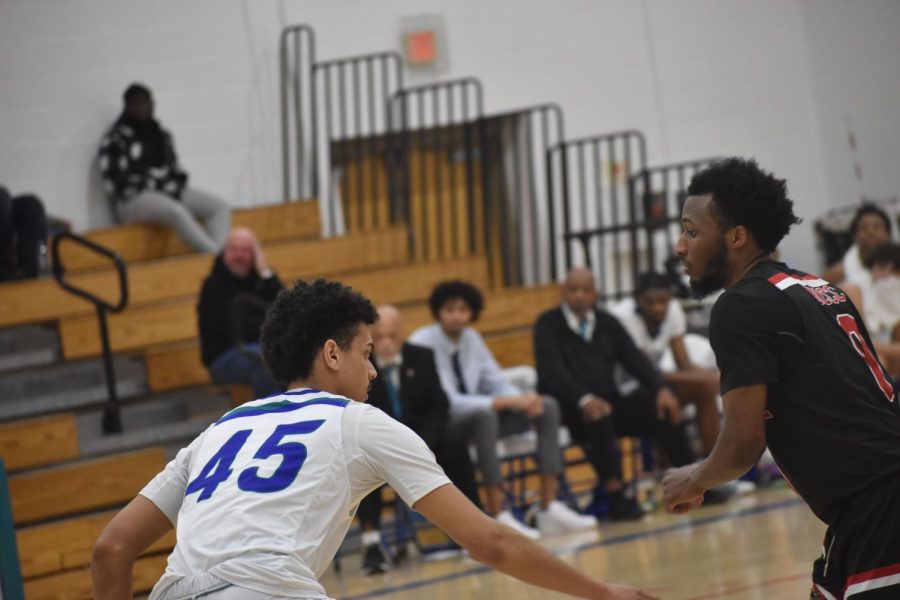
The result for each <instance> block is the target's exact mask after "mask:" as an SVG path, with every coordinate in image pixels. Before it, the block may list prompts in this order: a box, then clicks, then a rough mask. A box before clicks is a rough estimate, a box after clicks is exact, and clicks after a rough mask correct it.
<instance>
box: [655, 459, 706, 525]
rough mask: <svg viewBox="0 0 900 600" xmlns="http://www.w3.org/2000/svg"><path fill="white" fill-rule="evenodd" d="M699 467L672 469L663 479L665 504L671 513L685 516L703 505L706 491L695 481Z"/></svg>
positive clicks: (689, 466)
mask: <svg viewBox="0 0 900 600" xmlns="http://www.w3.org/2000/svg"><path fill="white" fill-rule="evenodd" d="M696 470H697V465H688V466H686V467H679V468H677V469H671V470H670V471H669V472H668V473H666V476H665V477H663V504H664V505H665V507H666V510H667V511H668V512H670V513H676V514H683V513H686V512H688V511H689V510H691V509H692V508H698V507H699V506H700V505H701V504H703V492H705V491H706V490H705V489H703V488H702V487H700V486H699V485H697V484H696V483H695V482H694V480H693V475H694V471H696Z"/></svg>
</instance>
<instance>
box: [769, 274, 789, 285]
mask: <svg viewBox="0 0 900 600" xmlns="http://www.w3.org/2000/svg"><path fill="white" fill-rule="evenodd" d="M788 277H790V275H788V274H787V273H776V274H774V275H772V276H771V277H769V283H771V284H772V285H778V284H779V283H781V282H782V281H784V280H785V279H787V278H788Z"/></svg>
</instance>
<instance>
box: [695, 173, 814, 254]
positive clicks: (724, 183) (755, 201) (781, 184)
mask: <svg viewBox="0 0 900 600" xmlns="http://www.w3.org/2000/svg"><path fill="white" fill-rule="evenodd" d="M688 193H689V194H690V195H691V196H704V195H707V194H710V195H711V196H712V199H713V202H712V204H711V206H714V207H715V209H717V212H718V215H717V217H718V220H719V226H720V227H721V228H722V229H723V230H725V229H727V228H729V227H736V226H738V225H743V226H744V227H746V228H747V230H748V231H749V232H750V234H751V235H752V236H753V239H754V240H756V243H757V244H758V245H759V247H760V250H763V251H765V252H772V251H773V250H775V248H776V247H777V246H778V243H779V242H781V240H782V239H783V238H784V236H785V235H787V233H788V231H790V229H791V226H793V225H796V224H798V223H800V221H801V220H800V219H799V218H797V215H795V214H794V203H793V202H792V201H791V200H790V199H789V198H788V197H787V186H786V184H785V180H784V179H777V178H776V177H775V176H774V175H772V174H771V173H769V172H767V171H764V170H762V169H760V168H759V166H758V165H757V164H756V161H755V160H752V159H750V160H745V159H742V158H728V159H725V160H721V161H717V162H714V163H713V164H711V165H710V166H709V167H707V168H706V169H704V170H702V171H700V172H699V173H697V174H696V175H694V177H693V178H692V179H691V184H690V185H689V186H688Z"/></svg>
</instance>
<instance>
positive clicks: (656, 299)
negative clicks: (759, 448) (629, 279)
mask: <svg viewBox="0 0 900 600" xmlns="http://www.w3.org/2000/svg"><path fill="white" fill-rule="evenodd" d="M610 312H611V313H612V314H613V315H615V317H616V318H618V319H619V321H620V322H621V323H622V325H623V326H624V327H625V329H626V331H628V333H629V335H630V336H631V339H633V340H634V343H635V345H637V347H638V348H639V349H640V350H641V351H642V352H643V353H644V354H645V355H647V358H649V359H650V361H651V362H652V363H653V364H654V366H656V368H657V369H659V370H660V371H661V372H662V375H663V378H664V379H665V380H666V381H667V382H668V383H669V384H671V385H672V386H673V387H674V388H675V395H676V396H677V397H678V399H679V400H680V401H681V403H682V404H694V405H696V407H697V425H698V429H699V432H700V439H701V442H702V449H703V454H704V455H709V453H710V452H712V449H713V446H715V444H716V439H717V438H718V437H719V430H720V416H719V408H718V404H717V402H716V396H718V394H719V371H718V370H716V369H715V368H711V367H714V364H704V365H703V366H699V365H698V364H697V362H695V361H692V360H691V359H692V356H691V354H690V353H689V352H688V346H691V347H692V348H699V349H703V347H704V345H705V347H706V348H707V349H708V348H709V341H708V340H706V338H703V337H701V336H698V335H695V334H688V333H687V318H686V317H685V314H684V310H683V309H682V308H681V304H679V302H678V300H676V299H675V298H673V296H672V282H671V281H670V280H669V278H668V277H666V276H665V275H661V274H659V273H653V272H650V273H644V274H642V275H641V276H640V277H639V278H638V282H637V289H636V291H635V294H634V297H633V298H625V299H623V300H621V301H619V302H618V303H616V304H615V305H614V306H612V307H611V309H610ZM687 340H690V342H691V343H690V344H688V343H686V341H687ZM696 353H697V352H696V351H695V354H696ZM709 353H710V352H707V354H709ZM695 360H696V359H695Z"/></svg>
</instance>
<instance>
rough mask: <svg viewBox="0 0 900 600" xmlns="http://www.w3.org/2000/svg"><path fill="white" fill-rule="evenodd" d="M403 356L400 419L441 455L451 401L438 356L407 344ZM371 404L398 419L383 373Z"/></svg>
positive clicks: (371, 397)
mask: <svg viewBox="0 0 900 600" xmlns="http://www.w3.org/2000/svg"><path fill="white" fill-rule="evenodd" d="M401 355H402V357H403V366H402V367H401V369H400V404H401V405H402V407H403V415H402V416H401V417H400V418H399V419H398V420H399V421H400V422H401V423H403V424H404V425H406V426H407V427H409V428H410V429H412V430H413V431H415V432H416V433H417V434H419V437H421V438H422V439H423V440H425V443H426V444H428V447H429V448H431V449H432V451H434V452H435V453H437V449H438V446H439V444H440V441H441V439H442V438H443V437H444V434H445V432H446V429H447V421H448V414H449V412H450V402H449V400H447V394H445V393H444V388H443V387H442V386H441V380H440V378H439V377H438V373H437V367H435V364H434V353H433V352H432V351H431V349H430V348H423V347H422V346H415V345H413V344H409V343H407V344H403V349H402V350H401ZM369 404H371V405H372V406H376V407H378V408H380V409H381V410H383V411H384V412H386V413H387V414H389V415H391V416H392V417H394V418H397V415H395V414H393V410H392V409H391V401H390V399H389V398H388V395H387V387H386V386H385V383H384V379H383V378H382V376H381V373H380V372H379V373H378V376H377V377H376V378H375V380H374V381H373V382H372V389H371V391H370V392H369Z"/></svg>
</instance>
